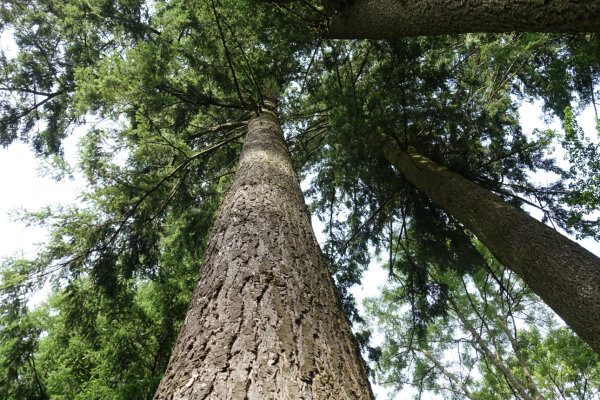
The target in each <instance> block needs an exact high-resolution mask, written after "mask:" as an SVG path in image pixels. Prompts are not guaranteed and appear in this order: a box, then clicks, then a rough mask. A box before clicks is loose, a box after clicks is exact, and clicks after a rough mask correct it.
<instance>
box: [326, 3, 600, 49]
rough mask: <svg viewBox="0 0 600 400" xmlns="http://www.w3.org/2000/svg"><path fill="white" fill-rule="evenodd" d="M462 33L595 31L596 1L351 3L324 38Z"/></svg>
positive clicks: (599, 28) (599, 14)
mask: <svg viewBox="0 0 600 400" xmlns="http://www.w3.org/2000/svg"><path fill="white" fill-rule="evenodd" d="M468 32H490V33H491V32H498V33H499V32H557V33H575V32H600V0H545V1H544V0H356V1H353V2H351V4H350V5H349V6H348V7H346V8H344V9H343V10H342V11H341V12H339V13H338V14H335V15H334V16H333V17H331V19H330V21H329V26H328V30H327V32H326V36H328V37H330V38H338V39H395V38H399V37H406V36H421V35H447V34H456V33H468Z"/></svg>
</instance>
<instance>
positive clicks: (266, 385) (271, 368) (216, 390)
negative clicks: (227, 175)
mask: <svg viewBox="0 0 600 400" xmlns="http://www.w3.org/2000/svg"><path fill="white" fill-rule="evenodd" d="M155 399H169V400H171V399H173V400H175V399H190V400H191V399H193V400H201V399H219V400H224V399H239V400H268V399H340V400H342V399H343V400H346V399H348V400H350V399H351V400H356V399H373V395H372V393H371V388H370V385H369V383H368V379H367V372H366V368H365V365H364V362H363V361H362V359H361V357H360V354H359V351H358V347H357V343H356V341H355V339H354V337H353V335H352V332H351V331H350V327H349V325H348V323H347V321H346V319H345V316H344V314H343V312H342V309H341V306H340V302H339V299H338V297H337V292H336V289H335V287H334V283H333V280H332V279H331V277H330V275H329V273H328V270H327V265H326V263H325V261H324V259H323V256H322V254H321V251H320V249H319V245H318V244H317V242H316V239H315V236H314V233H313V231H312V228H311V225H310V220H309V215H308V212H307V210H306V206H305V204H304V199H303V196H302V192H301V191H300V186H299V184H298V179H297V177H296V174H295V172H294V170H293V167H292V163H291V160H290V157H289V154H288V152H287V149H286V146H285V143H284V141H283V134H282V131H281V129H280V127H279V124H278V121H277V117H276V115H275V113H274V112H273V111H269V110H266V109H265V110H263V111H262V112H261V113H260V114H259V115H258V116H257V117H255V118H254V119H253V120H252V121H251V122H250V124H249V126H248V134H247V137H246V140H245V143H244V148H243V150H242V155H241V158H240V162H239V166H238V170H237V173H236V175H235V179H234V181H233V184H232V186H231V188H230V189H229V192H228V193H227V196H226V197H225V199H224V201H223V204H222V205H221V208H220V211H219V217H218V218H217V221H216V222H215V226H214V228H213V232H212V234H211V237H210V241H209V245H208V248H207V251H206V255H205V258H204V261H203V263H202V267H201V269H200V277H199V279H198V282H197V285H196V289H195V291H194V295H193V298H192V301H191V304H190V308H189V310H188V312H187V316H186V318H185V322H184V324H183V326H182V327H181V330H180V332H179V337H178V339H177V342H176V344H175V348H174V350H173V354H172V356H171V360H170V361H169V365H168V367H167V371H166V373H165V375H164V377H163V380H162V381H161V383H160V386H159V388H158V391H157V393H156V396H155Z"/></svg>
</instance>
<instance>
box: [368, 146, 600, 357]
mask: <svg viewBox="0 0 600 400" xmlns="http://www.w3.org/2000/svg"><path fill="white" fill-rule="evenodd" d="M370 139H371V142H372V144H373V145H375V146H377V148H379V149H380V150H381V151H382V153H383V155H384V156H385V158H386V159H387V160H388V161H389V162H390V163H391V164H392V165H393V166H394V167H395V168H396V169H397V170H398V171H399V172H400V173H402V175H404V177H405V178H406V180H408V181H409V182H410V183H411V184H413V185H414V186H415V187H416V188H417V189H419V190H420V191H421V192H423V193H424V194H426V195H427V196H428V197H429V198H430V199H431V200H432V201H433V202H434V203H435V204H437V205H438V206H439V207H441V208H442V209H443V210H445V211H446V212H447V213H448V214H450V215H451V216H453V217H454V218H455V219H456V220H458V221H459V222H460V223H462V224H463V225H464V226H465V227H467V228H468V229H469V230H470V231H471V232H473V234H475V235H476V236H477V238H478V239H479V240H480V241H481V242H482V243H483V244H484V245H486V246H487V248H488V249H489V250H490V251H491V252H492V254H494V256H495V257H496V258H497V259H498V260H499V261H500V262H501V263H502V264H504V265H505V266H506V267H507V268H510V269H511V270H513V271H514V272H515V273H517V274H518V275H519V276H520V277H521V278H522V279H523V280H524V281H525V283H527V285H529V287H530V288H531V289H532V290H533V291H534V292H535V293H536V294H537V295H538V296H540V297H541V298H542V300H544V302H546V304H548V305H549V306H550V307H551V308H552V309H553V310H554V311H555V312H556V313H557V314H558V315H559V316H560V317H561V318H562V319H564V320H565V322H566V323H567V324H568V325H569V326H570V327H571V328H572V329H573V330H574V331H575V332H576V333H577V334H578V335H579V336H580V337H581V338H582V339H583V340H585V341H586V342H587V343H588V344H589V345H590V346H591V347H592V348H593V349H594V350H595V351H597V352H598V353H600V259H599V258H598V257H596V256H595V255H594V254H592V253H590V252H589V251H587V250H586V249H584V248H583V247H581V246H580V245H579V244H577V243H575V242H573V241H571V240H569V239H568V238H566V237H565V236H563V235H561V234H560V233H558V232H556V231H555V230H553V229H551V228H550V227H548V226H546V225H544V224H543V223H541V222H539V221H538V220H536V219H535V218H533V217H531V216H529V215H528V214H527V213H525V212H524V211H522V210H520V209H518V208H517V207H514V206H512V205H510V204H508V203H506V202H505V201H503V200H502V199H501V198H500V197H498V196H496V195H495V194H493V193H492V192H490V191H489V190H487V189H484V188H482V187H480V186H478V185H476V184H475V183H473V182H471V181H469V180H467V179H465V178H464V177H462V176H461V175H459V174H457V173H455V172H452V171H450V170H448V169H446V168H445V167H442V166H440V165H438V164H436V163H434V162H433V161H431V160H429V159H428V158H426V157H424V156H422V155H419V154H417V153H416V152H414V151H412V150H409V151H408V152H407V151H402V150H401V149H400V147H399V146H398V144H397V143H396V142H395V140H393V139H392V138H391V137H389V136H387V135H379V136H375V135H374V136H373V137H372V138H370Z"/></svg>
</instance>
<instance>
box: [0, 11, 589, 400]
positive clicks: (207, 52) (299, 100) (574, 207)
mask: <svg viewBox="0 0 600 400" xmlns="http://www.w3.org/2000/svg"><path fill="white" fill-rule="evenodd" d="M331 12H333V10H332V9H331V7H329V6H328V7H324V8H323V7H321V5H320V4H313V3H311V2H306V1H302V2H263V1H257V0H244V1H240V0H235V1H234V0H220V1H219V0H215V1H181V0H170V1H155V2H141V1H134V0H120V1H105V0H88V1H79V0H68V1H61V2H57V1H53V0H28V1H4V2H3V3H2V5H0V21H1V24H0V29H2V31H3V32H7V33H10V34H12V36H13V37H14V39H15V41H16V44H17V46H18V52H17V55H16V56H15V57H13V58H11V57H9V56H8V55H6V54H3V53H2V54H0V143H1V144H2V145H3V146H8V145H9V144H10V143H12V142H14V141H16V140H22V141H25V142H29V143H31V144H32V146H33V149H34V151H36V152H37V154H39V155H41V156H51V155H58V158H55V159H53V160H54V161H53V162H51V165H52V166H53V169H52V170H51V171H50V173H51V174H52V175H54V176H58V177H60V176H69V175H70V174H77V175H78V176H81V177H82V178H83V179H84V180H85V182H86V187H85V188H84V191H83V193H82V194H81V201H80V203H79V205H77V206H75V207H68V208H67V207H62V208H61V207H54V208H46V209H42V210H40V211H38V212H29V213H26V214H25V215H23V219H24V221H26V222H27V223H30V224H41V225H43V226H46V227H48V228H49V230H50V237H49V240H48V243H47V244H46V245H45V246H44V247H43V248H41V249H40V251H39V254H38V256H37V257H36V258H35V259H33V260H21V259H7V260H5V261H4V262H3V263H2V267H1V271H2V283H1V285H2V286H0V296H1V299H2V306H1V307H0V338H2V340H1V343H2V345H1V347H0V349H1V350H2V351H0V377H5V378H1V379H3V380H1V381H0V397H1V398H7V399H38V398H39V399H45V398H56V399H143V398H148V399H149V398H152V396H153V394H154V391H155V389H156V386H157V385H158V382H159V381H160V377H161V375H162V373H163V372H164V369H165V367H166V364H167V362H168V358H169V355H170V351H171V348H172V345H173V343H174V341H175V339H176V336H177V332H178V328H179V326H180V324H181V322H182V320H183V318H184V316H185V312H186V309H187V306H188V301H189V298H190V295H191V292H192V290H193V288H194V282H195V280H196V278H197V273H198V268H199V265H200V261H201V259H202V256H203V254H204V246H205V244H206V241H207V238H208V236H209V234H210V230H211V227H212V222H213V220H214V218H215V214H216V211H217V208H218V205H219V203H220V199H221V198H222V196H223V194H224V193H225V192H226V190H227V188H228V185H229V183H230V178H231V174H232V173H233V172H234V170H235V166H236V162H237V158H238V156H239V152H240V149H241V142H242V140H243V136H244V134H245V128H246V125H247V122H248V120H249V119H250V118H251V116H252V115H253V113H255V112H256V110H257V109H258V107H259V105H260V104H261V103H262V102H263V100H264V98H265V97H271V98H277V99H278V101H279V112H280V118H281V122H282V124H283V126H284V127H285V130H286V136H287V137H286V139H287V141H288V144H289V147H290V150H291V153H292V156H293V159H294V163H295V165H296V168H297V170H298V172H299V174H300V175H301V176H304V177H308V178H310V180H311V186H310V187H309V188H308V190H307V194H308V195H309V196H310V197H311V200H312V205H311V211H313V212H315V213H316V215H317V216H318V217H319V218H320V219H321V220H322V221H323V222H324V224H325V233H326V237H327V242H326V243H325V244H324V247H323V250H324V253H325V254H326V256H327V257H328V260H329V262H330V268H331V272H332V274H334V276H335V278H336V282H337V284H338V287H339V289H340V294H341V298H342V302H343V305H344V309H345V311H346V313H347V315H348V316H349V317H350V318H352V319H353V320H355V321H360V320H361V317H360V316H359V315H358V313H357V311H356V308H355V306H354V303H353V301H352V298H351V295H350V294H349V291H348V290H349V288H350V287H351V286H352V285H355V284H358V283H360V281H361V279H362V275H363V272H364V271H365V269H366V266H367V265H368V263H369V261H370V258H371V254H370V253H371V252H372V246H374V247H375V249H378V250H379V251H386V252H388V251H389V260H388V266H389V271H390V274H391V275H392V276H398V277H400V278H401V282H402V292H401V295H397V294H396V295H391V294H390V293H385V294H384V297H383V300H382V302H385V305H386V307H388V306H389V307H398V310H400V309H402V307H404V304H409V305H410V310H411V312H410V315H408V316H407V317H406V318H408V321H410V329H411V334H412V333H414V334H415V338H416V339H415V341H419V340H424V338H429V337H431V336H432V335H434V334H436V335H442V334H443V332H442V330H441V328H440V327H441V325H440V324H442V322H440V321H445V322H444V323H447V322H448V320H447V319H444V316H447V315H448V314H449V313H451V312H452V310H451V307H450V305H451V302H449V299H452V298H453V296H455V294H456V290H458V289H457V288H456V282H460V280H461V279H462V277H463V276H471V277H472V278H465V279H467V280H468V279H473V280H475V277H477V276H479V275H477V274H478V273H479V274H482V273H485V271H487V269H482V265H483V264H482V263H484V262H485V260H486V259H487V258H489V256H488V255H486V253H485V252H483V253H482V251H481V249H479V248H478V246H477V245H475V244H474V242H473V240H472V237H471V235H470V234H469V233H468V232H466V231H465V229H464V228H463V227H462V226H461V224H459V223H458V222H456V221H455V220H454V219H453V218H452V217H451V216H449V215H447V214H445V213H444V212H443V211H441V210H440V209H438V208H437V207H436V206H435V205H433V204H432V202H431V201H430V200H429V199H428V198H426V197H425V196H424V195H423V194H422V193H420V192H418V191H417V190H416V189H415V188H413V187H412V186H410V185H408V184H407V183H406V182H405V181H404V179H403V178H402V177H400V176H399V175H398V174H397V173H396V171H394V170H393V169H392V168H391V167H390V166H389V164H388V163H386V162H385V161H384V160H383V159H381V158H380V157H378V156H377V155H376V153H375V152H373V151H372V149H371V148H370V147H369V144H368V143H369V136H370V135H371V134H373V133H377V132H385V133H386V134H388V135H391V136H393V137H394V138H395V139H396V140H397V141H398V143H399V144H400V145H401V146H402V148H406V147H408V146H412V147H414V148H416V149H417V150H418V151H419V152H420V153H421V154H424V155H426V156H427V157H429V158H431V159H433V160H434V161H436V162H438V163H439V164H442V165H444V166H446V167H448V168H450V169H453V170H455V171H457V172H460V173H461V174H462V175H463V176H465V177H466V178H468V179H470V180H472V181H474V182H476V183H478V184H479V185H481V186H483V187H486V188H488V189H490V190H492V191H494V192H496V193H497V194H499V195H501V196H503V197H504V198H505V199H506V200H507V201H509V202H511V203H513V204H515V205H517V206H522V205H524V204H529V205H533V206H536V207H538V208H540V209H542V211H543V212H544V216H545V218H547V219H548V220H552V221H553V222H555V223H557V224H558V225H559V226H561V227H565V228H568V229H572V230H573V232H575V233H577V234H579V235H582V236H594V237H596V238H597V237H598V228H599V225H598V223H597V221H593V220H591V219H590V220H589V221H588V220H584V217H585V216H586V215H588V216H589V215H592V217H593V216H594V214H593V213H594V211H595V210H597V190H598V182H597V179H596V178H597V172H598V163H597V161H598V160H597V158H598V157H597V152H596V150H595V148H594V146H593V145H592V144H590V143H589V142H587V141H586V139H584V138H583V137H582V135H581V133H580V130H579V128H578V127H577V126H576V123H575V122H574V117H573V113H572V111H570V109H568V108H567V107H568V106H569V105H571V103H575V98H574V96H575V95H576V97H577V100H578V101H579V102H580V104H582V105H583V104H588V103H589V102H594V101H595V99H596V97H597V86H598V80H599V72H600V68H599V65H600V59H598V57H597V55H598V54H600V52H598V51H594V50H595V49H597V47H598V38H597V37H596V36H595V35H577V36H568V37H563V36H557V35H540V34H527V35H524V34H509V35H480V34H470V35H464V36H439V37H419V38H411V39H404V40H396V41H330V40H327V39H324V38H323V37H322V35H321V33H320V32H321V31H320V28H321V27H322V24H323V21H324V18H325V17H326V16H327V15H328V13H331ZM534 98H539V99H542V100H543V102H544V107H545V109H546V110H547V111H548V112H549V113H553V114H555V115H557V116H559V117H560V118H563V119H565V121H566V122H565V132H566V133H565V136H564V138H561V139H560V140H562V144H563V145H564V146H565V148H566V149H567V153H568V157H569V161H570V162H571V163H572V164H573V165H574V167H575V169H574V170H572V171H563V170H561V169H560V168H559V167H558V166H556V165H555V163H554V161H553V160H552V158H551V157H549V154H548V153H549V151H550V148H551V138H552V137H554V135H553V134H551V133H549V132H536V133H534V134H533V135H530V133H529V132H523V130H522V129H521V127H520V126H519V122H518V112H517V110H518V105H519V101H521V100H522V99H526V100H530V99H534ZM574 105H575V104H574ZM565 110H566V111H565ZM74 129H78V130H79V131H81V132H84V135H83V138H82V140H81V142H80V147H79V154H80V161H79V164H78V165H75V166H69V165H66V163H65V162H64V161H62V160H61V159H60V155H61V141H62V139H64V138H65V137H66V136H67V135H68V134H70V133H71V132H72V130H74ZM535 171H547V172H553V173H556V174H557V176H558V177H559V181H557V183H556V184H555V185H554V186H551V187H539V186H536V185H535V184H533V183H532V182H531V179H530V173H531V172H535ZM594 174H596V175H594ZM565 192H566V194H565ZM586 221H587V222H586ZM399 227H401V228H399ZM402 251H405V254H406V256H399V254H401V253H402ZM498 268H499V267H498ZM482 271H483V272H482ZM432 273H435V274H438V275H439V277H438V278H436V279H432V277H431V274H432ZM498 274H500V272H498ZM500 275H501V274H500ZM477 279H484V278H477ZM44 282H49V283H50V285H51V287H52V294H51V295H50V298H49V299H48V301H47V302H45V303H44V304H42V305H41V306H39V307H37V308H36V309H35V310H30V309H29V308H28V307H27V298H28V296H30V294H31V293H32V292H33V291H35V290H36V289H39V288H41V287H42V286H43V283H44ZM383 304H384V303H382V305H380V306H381V307H383ZM389 314H390V315H391V314H392V312H390V313H389ZM390 318H391V317H390ZM386 323H387V322H386ZM402 323H405V322H402ZM548 326H549V329H550V328H552V329H554V328H555V327H554V326H550V325H548ZM436 327H437V328H436ZM436 329H437V330H436ZM528 332H529V331H524V332H523V333H522V334H521V335H522V336H523V338H525V337H529V336H527V335H530V336H531V335H532V336H531V337H530V339H528V340H530V342H531V347H532V348H534V347H535V348H537V347H539V348H540V350H539V352H542V351H546V350H544V349H549V348H550V347H551V346H555V347H556V348H557V349H558V348H559V347H560V345H559V344H552V343H550V342H548V343H547V340H552V339H549V337H547V336H546V335H545V334H539V335H538V336H539V337H538V336H535V335H534V334H533V333H531V334H530V333H528ZM557 332H559V331H557ZM560 332H562V331H560ZM556 337H558V334H557V336H556ZM568 337H569V334H565V336H564V339H562V340H563V341H568V340H570V339H568ZM364 338H365V339H366V336H365V337H364ZM391 338H393V336H391ZM536 338H537V339H536ZM390 340H391V339H390ZM536 340H537V342H536ZM557 340H558V339H557ZM523 341H525V339H523ZM390 343H391V342H390ZM415 343H416V342H415ZM557 343H558V342H557ZM389 346H391V347H389V350H388V349H386V350H385V351H384V356H383V357H384V358H382V359H381V360H385V357H389V358H390V359H391V358H393V357H394V356H393V351H400V350H399V349H396V348H394V347H393V346H392V345H391V344H390V345H389ZM506 346H507V345H506V343H504V347H506ZM501 347H502V346H501ZM411 351H412V350H411ZM432 351H433V350H432ZM440 351H441V350H440ZM532 351H533V350H532ZM536 351H537V350H536ZM548 351H549V350H548ZM553 351H554V352H556V351H558V350H553ZM582 351H583V350H582ZM376 353H377V352H376V351H373V355H377V354H376ZM388 354H389V356H388ZM436 354H437V355H439V354H441V353H439V352H438V353H436ZM540 354H541V353H540ZM544 357H545V356H544ZM586 357H587V356H585V357H584V358H586ZM548 360H550V359H548ZM557 360H558V358H556V359H555V360H554V359H553V360H550V361H547V363H550V364H549V365H554V364H551V363H555V364H556V363H558V362H559V361H557ZM561 360H562V358H561ZM513 361H514V360H513ZM571 361H573V360H570V361H568V362H571ZM475 362H476V360H473V363H475ZM511 362H512V361H511ZM560 362H562V361H560ZM573 362H574V364H573V365H574V366H573V367H572V368H573V370H574V371H575V370H577V368H588V367H586V365H588V364H585V362H583V364H577V363H575V361H573ZM383 363H384V361H380V365H384V364H383ZM513 363H514V362H513ZM388 364H389V365H388V367H386V368H388V371H390V372H389V373H394V374H398V376H400V375H399V374H400V373H401V370H402V369H403V368H400V367H398V366H396V365H394V364H393V363H391V362H389V363H388ZM398 365H400V366H402V365H403V364H402V362H401V363H400V364H398ZM419 365H420V366H419V371H420V372H418V374H417V375H416V376H424V377H427V376H428V375H427V374H426V372H427V371H426V370H427V366H426V365H425V364H422V365H421V364H419ZM473 365H475V364H473ZM511 368H513V367H512V366H511ZM514 368H517V367H514ZM569 368H571V367H569ZM481 371H482V372H481V374H482V378H481V379H482V382H483V379H487V378H486V375H485V371H484V369H482V370H481ZM495 373H496V372H495ZM565 373H566V372H565ZM419 374H420V375H419ZM423 379H424V380H425V379H426V378H423ZM427 379H429V378H427ZM432 379H433V378H432ZM519 379H521V378H519ZM569 379H570V378H569ZM590 379H592V378H590ZM430 381H431V382H434V381H435V380H430ZM432 384H433V383H432ZM482 385H483V383H482ZM490 385H491V384H490ZM477 390H480V389H477ZM540 390H541V389H540ZM565 390H566V389H565ZM481 393H483V389H481Z"/></svg>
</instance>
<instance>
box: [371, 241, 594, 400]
mask: <svg viewBox="0 0 600 400" xmlns="http://www.w3.org/2000/svg"><path fill="white" fill-rule="evenodd" d="M399 240H402V241H403V242H404V243H403V244H401V245H400V248H401V249H402V250H401V253H400V254H398V255H397V259H396V260H395V261H394V262H395V263H400V262H407V260H409V261H408V262H413V263H422V262H427V261H426V260H421V259H416V258H415V257H414V256H415V253H414V251H413V250H412V249H411V247H410V243H409V242H408V241H407V239H406V238H402V239H399ZM480 249H481V251H482V252H483V254H482V255H483V256H484V257H483V259H482V262H483V265H482V267H481V268H480V269H479V270H478V271H477V272H476V273H474V274H471V275H470V276H468V277H466V276H462V277H461V276H459V275H457V274H456V272H454V271H445V272H444V271H441V270H440V269H438V268H436V267H435V266H433V265H430V266H429V268H428V269H429V271H430V273H429V276H428V280H430V281H432V282H436V283H437V284H439V285H443V286H444V287H446V290H447V292H448V297H449V303H450V308H449V310H448V314H447V315H444V316H443V317H438V318H436V319H435V320H434V321H432V323H431V324H430V325H429V326H428V328H427V330H426V331H424V332H423V331H418V330H417V329H416V326H415V324H414V319H413V317H412V314H413V313H412V311H411V308H410V306H409V307H406V303H408V304H411V303H410V296H411V294H410V292H409V291H407V290H406V287H405V286H404V285H403V281H405V280H406V278H407V277H406V276H405V274H404V273H403V272H402V270H401V269H398V268H397V267H394V266H392V267H391V268H393V269H394V270H395V271H397V275H396V276H395V278H394V279H391V280H390V281H389V282H388V285H387V287H386V288H385V289H384V291H383V295H382V297H381V298H379V299H370V300H369V301H368V310H369V313H370V314H371V315H372V316H373V317H374V318H375V321H376V322H375V323H376V325H377V326H378V327H379V329H381V330H382V331H383V332H385V339H384V341H383V343H382V346H381V349H380V351H381V354H380V357H379V361H378V362H377V367H376V368H375V371H376V374H377V376H378V380H379V381H380V382H381V383H383V384H385V385H386V386H389V387H392V388H395V389H400V388H402V387H403V386H406V385H410V386H412V387H413V388H414V389H415V390H416V391H417V393H423V392H425V391H431V392H435V393H438V394H441V395H443V396H444V398H462V397H467V398H470V399H497V398H503V399H509V398H511V399H512V398H514V399H544V398H547V399H554V398H563V399H593V398H596V397H597V396H598V393H599V392H600V359H599V357H598V354H597V353H595V352H594V351H592V350H591V349H590V348H589V347H588V346H586V345H585V343H584V342H583V341H582V340H581V339H579V338H577V337H576V336H574V335H573V333H572V332H571V331H570V330H569V329H568V328H566V327H564V326H560V324H559V323H558V322H557V321H556V319H555V317H554V315H553V313H552V312H551V311H549V310H548V309H547V308H546V307H545V306H543V304H542V303H541V301H540V299H539V298H538V297H537V296H535V295H534V294H533V293H532V292H531V290H529V289H528V288H527V287H526V286H524V285H523V283H522V281H521V280H520V279H519V278H518V277H517V276H515V275H514V274H513V273H512V272H510V271H508V270H506V269H505V268H504V267H502V266H501V265H500V264H499V263H498V262H497V261H495V259H494V258H493V257H492V256H491V255H490V254H489V253H487V252H486V251H485V250H483V248H482V247H480ZM575 371H576V372H575Z"/></svg>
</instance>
